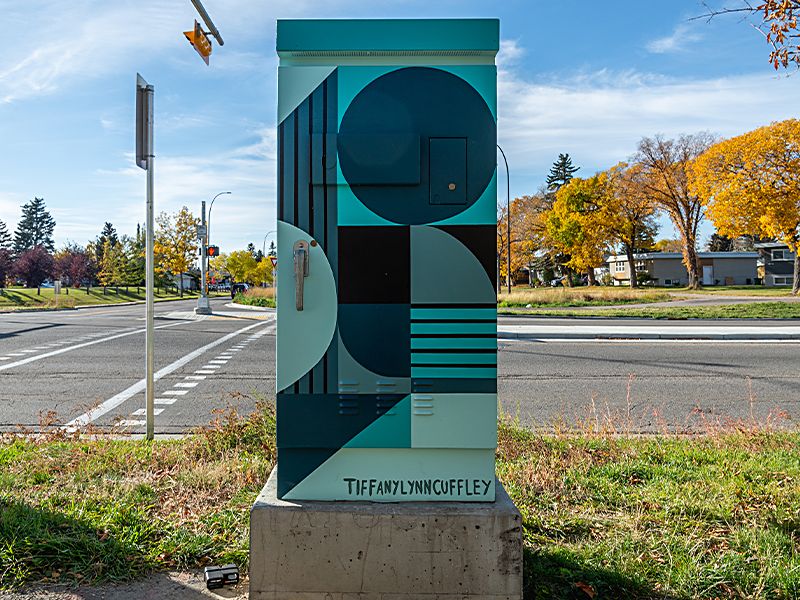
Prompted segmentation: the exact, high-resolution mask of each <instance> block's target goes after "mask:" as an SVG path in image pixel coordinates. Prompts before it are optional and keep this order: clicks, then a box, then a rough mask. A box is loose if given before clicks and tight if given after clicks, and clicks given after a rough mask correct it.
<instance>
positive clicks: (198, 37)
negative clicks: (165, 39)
mask: <svg viewBox="0 0 800 600" xmlns="http://www.w3.org/2000/svg"><path fill="white" fill-rule="evenodd" d="M183 35H185V36H186V39H187V40H189V43H190V44H191V45H192V48H194V49H195V50H197V53H198V54H199V55H200V58H202V59H203V60H204V61H206V64H208V57H209V56H210V55H211V41H210V40H209V39H208V36H207V35H206V34H205V33H203V28H202V27H200V23H198V22H197V21H195V22H194V30H193V31H184V32H183Z"/></svg>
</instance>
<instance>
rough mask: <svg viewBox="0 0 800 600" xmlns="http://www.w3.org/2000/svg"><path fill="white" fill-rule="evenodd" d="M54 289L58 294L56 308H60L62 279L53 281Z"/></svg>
mask: <svg viewBox="0 0 800 600" xmlns="http://www.w3.org/2000/svg"><path fill="white" fill-rule="evenodd" d="M53 291H54V292H55V294H56V308H58V295H59V294H60V293H61V280H60V279H56V280H55V281H54V282H53Z"/></svg>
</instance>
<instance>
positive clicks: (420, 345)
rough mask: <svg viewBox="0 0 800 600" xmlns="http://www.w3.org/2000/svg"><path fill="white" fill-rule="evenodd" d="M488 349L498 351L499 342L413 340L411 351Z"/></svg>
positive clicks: (440, 339)
mask: <svg viewBox="0 0 800 600" xmlns="http://www.w3.org/2000/svg"><path fill="white" fill-rule="evenodd" d="M439 348H441V349H442V350H448V349H451V348H459V349H460V348H486V349H491V350H497V340H496V339H487V338H468V337H463V338H439V339H437V338H411V350H412V351H413V350H415V349H418V350H427V349H439Z"/></svg>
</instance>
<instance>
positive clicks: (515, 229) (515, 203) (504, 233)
mask: <svg viewBox="0 0 800 600" xmlns="http://www.w3.org/2000/svg"><path fill="white" fill-rule="evenodd" d="M519 203H520V201H519V198H514V199H513V200H512V201H511V227H510V231H511V279H512V281H506V285H512V284H513V283H514V280H515V279H516V277H515V275H516V273H518V272H519V270H520V269H521V268H522V267H523V266H524V264H523V254H522V253H521V252H519V251H518V250H519V249H518V248H517V246H518V245H519V241H520V240H519V233H520V223H519V221H520V219H522V218H523V216H524V212H523V211H522V210H521V209H520V207H519ZM508 218H509V211H508V207H507V206H502V207H500V210H499V211H498V215H497V268H498V272H497V278H498V281H497V287H498V291H499V288H500V278H501V276H502V277H506V278H507V277H508V247H509V244H508V239H509V238H508V233H509V223H508Z"/></svg>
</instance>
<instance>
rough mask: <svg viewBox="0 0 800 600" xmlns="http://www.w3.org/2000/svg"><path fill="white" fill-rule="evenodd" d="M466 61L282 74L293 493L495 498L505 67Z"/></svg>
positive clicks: (286, 363)
mask: <svg viewBox="0 0 800 600" xmlns="http://www.w3.org/2000/svg"><path fill="white" fill-rule="evenodd" d="M279 36H280V29H279ZM469 60H470V59H469V58H462V59H461V61H462V62H463V63H464V64H456V63H457V61H452V62H453V63H454V64H447V65H437V66H386V65H372V64H358V65H352V64H340V65H335V66H330V65H323V66H314V65H311V66H281V67H279V88H280V87H281V86H285V87H287V88H288V89H287V90H286V91H285V92H284V93H283V94H281V93H280V92H279V125H278V257H279V259H280V260H279V261H278V327H277V356H278V359H277V360H278V368H277V388H278V396H277V411H278V431H277V443H278V497H279V498H284V499H304V500H368V501H369V500H371V501H402V500H416V501H419V500H443V501H444V500H446V501H452V500H462V501H476V500H477V501H492V500H494V449H495V447H496V437H497V436H496V411H497V311H496V290H495V287H494V281H495V277H494V275H495V270H496V256H495V220H496V88H495V78H496V70H495V67H494V64H469ZM362 62H366V63H368V62H369V61H368V60H364V61H362ZM492 62H493V59H492Z"/></svg>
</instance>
